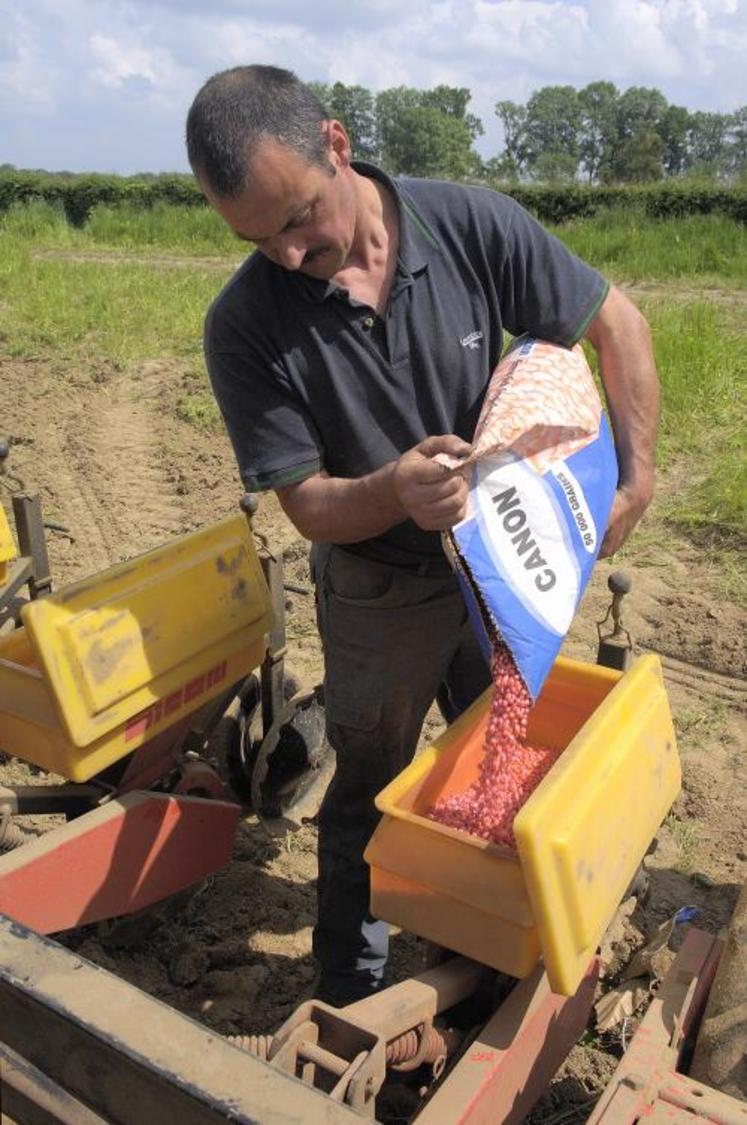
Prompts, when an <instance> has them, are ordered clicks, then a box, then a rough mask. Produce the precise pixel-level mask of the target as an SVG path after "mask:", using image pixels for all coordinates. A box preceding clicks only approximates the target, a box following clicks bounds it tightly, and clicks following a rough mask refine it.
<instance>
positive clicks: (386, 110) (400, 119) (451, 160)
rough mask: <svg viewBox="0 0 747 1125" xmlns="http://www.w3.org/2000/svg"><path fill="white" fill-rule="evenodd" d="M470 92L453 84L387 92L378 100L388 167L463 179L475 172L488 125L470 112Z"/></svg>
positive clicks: (381, 142)
mask: <svg viewBox="0 0 747 1125" xmlns="http://www.w3.org/2000/svg"><path fill="white" fill-rule="evenodd" d="M470 96H471V95H470V92H469V90H467V89H464V88H461V87H453V86H437V87H435V89H433V90H414V89H411V88H410V87H407V86H397V87H393V88H392V89H389V90H382V91H381V93H380V94H378V95H377V98H376V123H377V135H378V140H379V152H380V159H381V162H382V164H383V166H384V167H385V168H386V169H388V170H389V171H392V172H404V173H406V174H407V175H411V176H443V177H445V178H447V179H463V178H464V177H465V176H468V175H473V174H475V173H476V172H477V171H478V169H479V167H480V159H479V157H478V155H477V153H475V152H473V150H472V142H473V140H474V138H475V136H477V135H479V134H480V133H481V132H482V123H481V122H480V121H479V120H478V119H477V118H476V117H473V116H472V115H471V114H468V113H467V103H468V102H469V99H470Z"/></svg>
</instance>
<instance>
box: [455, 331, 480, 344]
mask: <svg viewBox="0 0 747 1125" xmlns="http://www.w3.org/2000/svg"><path fill="white" fill-rule="evenodd" d="M480 340H482V332H469V333H468V334H467V335H466V336H462V338H461V340H460V341H459V343H460V344H461V345H462V347H463V348H479V346H480Z"/></svg>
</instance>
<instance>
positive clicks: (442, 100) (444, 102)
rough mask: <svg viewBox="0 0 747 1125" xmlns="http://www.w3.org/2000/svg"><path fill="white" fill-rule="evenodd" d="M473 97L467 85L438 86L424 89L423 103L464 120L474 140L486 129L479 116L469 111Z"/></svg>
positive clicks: (458, 119) (448, 115)
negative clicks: (468, 107) (468, 106)
mask: <svg viewBox="0 0 747 1125" xmlns="http://www.w3.org/2000/svg"><path fill="white" fill-rule="evenodd" d="M471 97H472V94H471V93H470V91H469V90H468V89H467V88H466V86H436V87H434V89H433V90H424V91H423V97H422V101H421V105H424V106H430V107H432V108H433V109H437V110H439V111H440V112H441V113H444V114H445V115H446V116H447V117H453V118H455V119H456V120H457V121H463V122H464V123H465V125H466V126H467V129H468V130H469V135H470V141H471V142H474V141H476V140H477V138H478V137H481V136H482V135H483V133H484V132H485V130H484V129H483V127H482V121H481V120H480V118H479V117H475V116H474V114H472V113H467V105H468V104H469V101H470V99H471Z"/></svg>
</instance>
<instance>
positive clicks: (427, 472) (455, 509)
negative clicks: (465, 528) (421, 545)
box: [392, 434, 471, 531]
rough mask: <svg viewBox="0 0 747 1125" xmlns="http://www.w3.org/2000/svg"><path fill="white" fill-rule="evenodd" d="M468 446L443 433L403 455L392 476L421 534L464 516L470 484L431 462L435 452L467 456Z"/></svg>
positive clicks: (443, 527)
mask: <svg viewBox="0 0 747 1125" xmlns="http://www.w3.org/2000/svg"><path fill="white" fill-rule="evenodd" d="M470 450H471V446H470V445H469V444H468V443H467V442H466V441H462V439H461V438H459V437H456V435H455V434H443V435H441V436H438V437H429V438H426V439H425V441H421V442H420V443H419V445H416V446H414V448H413V449H410V450H408V451H407V453H403V454H402V456H401V457H400V458H399V460H398V461H397V463H396V465H395V468H394V473H393V477H392V483H393V486H394V491H395V494H396V496H397V500H398V501H399V503H400V504H401V505H402V507H403V509H404V510H405V512H406V513H407V515H408V516H409V517H410V519H412V520H414V521H415V523H416V524H417V525H418V527H422V528H423V530H424V531H443V530H445V528H447V527H453V525H454V524H455V523H459V521H460V520H461V519H463V518H464V517H465V515H466V514H467V496H468V493H469V485H468V483H467V480H466V478H465V477H464V476H462V474H461V473H459V472H456V473H455V472H453V470H449V469H447V468H446V467H445V466H444V465H441V464H439V462H438V461H435V460H434V457H435V456H436V454H437V453H449V454H450V455H451V456H452V457H459V458H463V457H466V456H467V455H468V454H469V453H470Z"/></svg>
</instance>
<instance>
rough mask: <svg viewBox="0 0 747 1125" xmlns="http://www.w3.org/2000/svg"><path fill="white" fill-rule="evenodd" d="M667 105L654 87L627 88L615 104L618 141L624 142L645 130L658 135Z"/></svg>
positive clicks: (660, 93)
mask: <svg viewBox="0 0 747 1125" xmlns="http://www.w3.org/2000/svg"><path fill="white" fill-rule="evenodd" d="M667 105H668V103H667V99H666V98H665V97H664V95H663V94H662V92H661V90H657V89H656V87H655V86H652V87H648V86H630V87H628V89H627V90H626V91H625V93H624V94H621V95H620V97H619V99H618V102H617V134H618V139H619V140H621V141H624V140H625V139H626V138H629V137H634V136H636V135H637V134H639V135H642V134H643V133H644V132H645V131H646V130H653V131H654V132H656V133H658V132H659V128H660V125H661V121H662V118H663V117H664V114H665V113H666V111H667Z"/></svg>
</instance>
